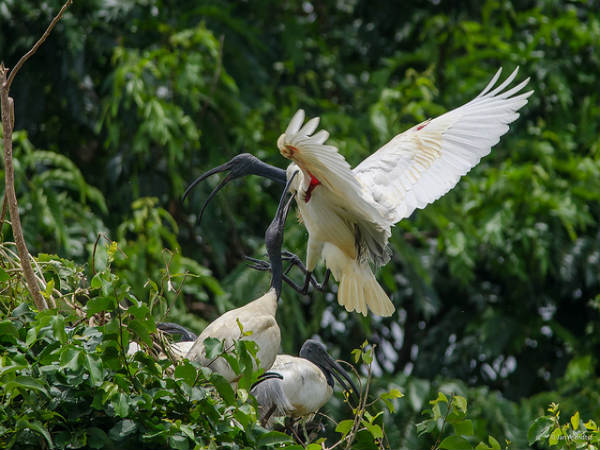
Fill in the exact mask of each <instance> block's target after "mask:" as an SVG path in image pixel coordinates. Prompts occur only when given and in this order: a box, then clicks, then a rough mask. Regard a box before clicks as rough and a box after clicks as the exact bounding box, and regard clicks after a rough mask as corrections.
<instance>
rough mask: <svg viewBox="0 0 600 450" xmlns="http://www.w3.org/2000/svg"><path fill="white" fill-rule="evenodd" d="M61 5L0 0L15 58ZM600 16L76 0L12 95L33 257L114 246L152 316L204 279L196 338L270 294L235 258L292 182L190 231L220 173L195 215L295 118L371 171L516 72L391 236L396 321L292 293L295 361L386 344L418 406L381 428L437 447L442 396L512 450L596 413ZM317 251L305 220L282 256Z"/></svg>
mask: <svg viewBox="0 0 600 450" xmlns="http://www.w3.org/2000/svg"><path fill="white" fill-rule="evenodd" d="M60 6H61V2H60V1H58V0H48V1H44V2H38V1H33V0H2V2H1V3H0V59H2V60H3V61H4V63H5V64H6V65H7V66H9V67H12V66H14V64H15V63H16V62H17V60H18V58H19V57H20V56H21V55H22V54H23V53H25V52H26V51H27V50H28V49H29V48H30V47H31V45H32V44H33V43H34V42H35V40H37V38H38V37H39V36H40V35H41V33H42V32H43V30H44V29H45V28H46V26H47V24H48V23H49V21H50V20H51V18H52V16H53V15H54V14H55V13H56V11H58V9H59V8H60ZM599 10H600V3H599V2H598V1H568V2H567V1H553V0H548V1H542V0H539V1H513V2H509V1H496V0H489V1H485V2H479V1H466V2H452V1H416V2H390V1H366V0H365V1H360V0H337V1H318V2H317V1H316V2H311V1H304V2H295V1H283V2H280V1H260V0H253V1H250V2H224V1H223V2H220V1H203V0H200V1H183V0H181V1H166V0H165V1H161V0H137V1H133V0H120V1H108V0H105V1H100V0H86V1H76V2H75V3H74V5H73V6H72V7H71V8H70V9H69V10H68V11H67V13H66V15H65V17H64V18H63V20H62V21H61V22H60V23H59V24H58V25H57V27H56V29H55V30H54V32H53V33H52V35H51V36H50V38H49V39H48V40H47V42H46V43H45V44H44V45H43V46H42V48H41V49H40V50H39V51H38V53H37V54H36V55H35V56H34V57H33V58H32V59H31V60H30V61H29V62H27V64H26V65H25V67H24V68H23V69H22V70H21V72H20V73H19V74H18V76H17V78H16V80H15V82H14V84H13V87H12V90H11V94H12V96H13V97H14V100H15V115H16V117H15V130H16V135H15V159H16V161H15V164H16V177H17V184H16V188H17V196H18V199H19V202H20V204H19V207H20V210H21V214H22V221H23V226H24V231H25V237H26V240H27V243H28V245H29V247H30V250H31V252H32V253H33V254H34V255H36V254H38V253H44V252H45V253H58V254H59V255H60V256H62V257H65V258H69V259H73V260H76V261H78V262H80V263H85V262H87V263H89V261H90V257H91V250H92V247H93V244H94V241H95V240H96V236H97V234H98V233H104V234H105V235H106V236H107V237H108V238H109V239H112V240H116V241H118V242H119V246H120V248H121V249H122V250H123V252H121V253H118V254H117V256H116V257H117V261H116V262H115V266H116V267H118V269H119V270H120V271H121V273H122V274H123V275H124V276H126V277H127V279H128V280H129V281H130V283H131V284H132V286H133V289H134V293H135V295H136V296H137V297H138V298H140V299H148V296H149V293H148V292H149V287H148V285H147V284H146V281H147V280H148V279H153V280H155V281H157V280H160V279H162V278H164V277H165V276H168V273H169V272H172V273H176V272H182V271H185V270H188V271H190V272H192V273H195V274H198V275H199V276H198V277H195V278H187V279H186V281H185V285H184V287H183V292H182V295H180V296H175V295H174V296H173V304H172V305H171V309H170V311H169V318H170V319H171V320H174V321H178V322H180V323H183V324H185V325H188V326H190V327H191V328H193V329H194V330H195V331H196V332H199V331H201V329H202V327H203V326H204V324H205V323H206V321H210V320H212V319H213V318H215V317H216V316H217V315H218V314H220V313H221V312H223V311H225V310H227V309H229V308H231V307H233V306H237V305H241V304H244V303H246V302H247V301H248V300H251V299H253V298H255V297H257V296H258V295H260V294H261V293H263V292H264V291H265V290H266V288H267V286H268V283H269V277H268V275H267V274H264V273H255V272H253V271H252V270H250V269H248V268H247V267H246V266H245V264H244V262H243V260H242V255H252V256H255V257H262V256H263V255H264V252H265V249H264V243H263V236H264V229H265V227H266V226H267V225H268V223H269V222H270V220H271V218H272V216H273V213H274V211H275V209H276V206H277V199H278V197H279V195H280V191H281V187H280V186H277V185H274V184H273V183H271V182H269V181H267V180H263V179H259V178H257V177H249V178H246V179H244V180H241V181H236V182H234V183H231V184H230V185H229V186H228V187H227V188H226V189H224V190H223V191H222V192H221V193H220V194H219V195H218V196H217V197H216V199H215V200H213V202H212V203H211V205H210V207H209V209H208V210H207V212H206V214H205V216H204V217H203V220H202V222H201V223H198V221H197V212H198V211H199V208H200V206H201V204H202V202H203V200H204V199H205V198H206V196H207V195H208V192H210V189H211V188H212V187H213V186H214V185H215V184H216V182H217V181H218V177H214V179H211V181H210V182H208V183H204V185H203V186H201V187H200V188H198V189H196V191H194V193H193V195H192V196H191V200H190V201H186V202H185V203H182V202H181V200H180V198H181V195H182V193H183V190H184V188H185V186H186V185H187V183H189V182H190V181H192V180H193V179H194V178H195V177H196V176H198V175H199V174H200V173H202V172H203V171H205V170H207V169H209V168H211V167H213V166H216V165H218V164H222V163H223V162H225V161H227V160H229V159H230V158H231V157H232V156H234V155H236V154H238V153H241V152H249V153H252V154H254V155H256V156H258V157H259V158H261V159H263V160H264V161H266V162H268V163H271V164H273V165H276V166H279V167H282V168H284V167H286V165H287V162H288V161H287V160H285V159H283V158H282V157H281V156H280V154H279V152H278V150H277V148H276V145H275V142H276V139H277V137H278V136H279V135H280V134H281V132H282V131H283V130H284V129H285V127H286V126H287V123H288V121H289V119H290V118H291V116H292V115H293V113H294V112H295V111H296V109H298V108H304V109H305V110H306V111H307V114H308V115H309V116H315V115H318V116H320V117H321V126H322V127H323V128H325V129H327V130H328V131H329V132H330V133H331V138H330V142H331V143H333V144H335V145H337V146H338V148H339V149H340V152H341V153H342V154H343V155H344V156H345V157H346V159H347V160H348V161H349V162H350V163H351V164H352V165H356V164H357V163H358V162H359V161H360V160H361V159H363V158H364V157H366V156H367V155H369V154H370V153H371V152H373V151H374V150H375V149H377V148H378V147H379V146H381V145H382V144H384V143H385V142H387V141H388V140H389V139H391V138H392V137H393V136H394V135H395V134H397V133H399V132H401V131H404V130H405V129H407V128H409V127H411V126H413V125H415V124H417V123H418V122H420V121H423V120H425V119H427V118H428V117H434V116H436V115H439V114H441V113H443V112H445V111H447V110H449V109H452V108H454V107H457V106H459V105H461V104H463V103H465V102H466V101H468V100H470V99H471V98H472V97H474V96H475V95H476V94H477V93H478V92H479V91H480V90H481V89H482V88H483V87H484V86H485V85H486V84H487V82H488V81H489V79H490V78H491V76H492V75H493V74H494V73H495V71H496V70H497V68H498V67H500V66H502V67H504V69H505V70H504V75H503V77H504V76H506V75H507V74H508V73H510V72H511V71H512V70H513V69H514V68H515V67H516V66H520V72H519V76H518V78H517V79H518V80H521V79H524V78H526V77H531V82H530V84H529V87H531V88H533V89H535V93H534V95H533V96H532V97H530V100H529V103H528V104H527V106H525V107H524V108H523V109H522V110H521V117H520V118H519V119H518V120H517V121H516V122H515V123H514V124H513V125H512V126H511V129H510V131H509V132H508V134H507V135H505V136H504V137H503V138H502V139H501V142H500V143H499V144H498V145H496V146H495V147H494V148H493V150H492V153H491V154H490V155H489V156H488V157H486V158H485V159H484V160H483V161H482V162H481V163H480V164H479V165H478V166H477V167H476V168H475V169H474V170H472V171H471V172H470V173H469V174H468V175H467V176H466V177H464V178H463V179H462V180H461V181H460V183H459V184H458V185H457V187H456V188H455V189H453V190H452V191H451V192H450V193H449V194H447V195H446V196H445V197H443V198H442V199H441V200H439V201H437V202H436V203H435V204H433V205H430V206H429V207H427V208H426V209H425V210H418V211H416V212H415V214H413V216H412V217H411V218H410V219H407V220H404V221H402V222H401V223H399V224H398V225H397V226H396V227H395V229H394V232H393V236H392V239H391V241H390V245H391V248H392V250H393V257H392V261H391V262H390V264H388V265H387V266H385V268H383V269H381V270H380V271H379V272H378V279H379V280H380V282H381V283H382V284H383V286H384V288H385V289H386V291H387V292H388V293H389V294H390V297H391V299H392V301H393V302H394V304H395V305H396V308H397V312H396V313H395V315H394V316H393V317H391V318H386V319H379V318H376V317H368V318H363V317H362V316H359V315H357V314H349V313H347V312H345V311H344V310H343V309H342V308H341V307H339V306H338V305H337V303H336V301H335V296H334V295H333V294H332V293H330V294H327V295H323V294H321V293H318V292H317V293H312V294H311V295H309V296H307V297H301V296H299V295H297V294H295V293H294V292H293V291H292V290H291V289H289V288H284V292H283V300H282V302H281V304H280V308H279V311H278V321H279V324H280V326H281V328H282V330H283V331H282V347H283V350H284V351H285V352H288V353H294V354H295V353H297V352H298V350H299V348H300V345H301V344H302V342H303V341H304V340H305V339H306V338H309V337H311V336H313V335H317V334H318V335H319V336H320V337H321V338H322V340H323V341H324V342H325V343H326V344H327V345H328V347H329V349H330V350H331V351H332V353H333V354H334V355H335V356H337V357H339V358H342V359H347V360H350V351H351V349H353V348H355V347H357V346H359V345H360V344H361V343H362V342H363V340H364V339H365V338H367V339H369V341H370V342H373V343H375V344H377V361H376V366H375V375H376V380H375V385H376V386H377V385H380V386H389V385H397V386H398V387H399V388H400V389H401V390H402V391H403V392H404V393H405V394H406V397H405V398H404V399H402V400H400V401H399V402H398V405H399V412H398V413H397V414H396V415H394V416H391V417H390V418H389V419H388V422H389V423H388V424H387V425H386V432H387V433H388V435H389V437H390V442H392V443H402V445H403V446H406V447H410V448H418V447H419V445H423V443H422V442H421V443H420V441H419V438H418V437H417V435H416V430H415V427H414V423H415V422H418V421H420V420H422V418H421V417H420V415H419V412H420V411H421V409H422V408H423V407H424V406H426V405H427V400H428V399H430V398H431V397H432V396H434V394H433V393H434V392H435V391H437V390H438V389H443V390H446V391H452V392H454V393H460V394H462V395H465V396H467V397H468V398H469V400H470V401H471V404H470V407H471V408H472V411H473V414H474V415H475V417H476V421H475V425H476V429H478V427H479V428H481V429H482V430H484V429H487V431H488V432H491V433H492V434H494V435H495V436H496V437H497V438H504V439H509V440H511V441H512V442H513V445H514V448H523V447H525V446H526V445H527V441H526V439H525V437H526V431H527V426H528V424H529V422H530V421H531V420H532V418H534V417H536V416H537V415H539V414H541V413H542V412H543V409H544V408H545V407H546V406H547V403H548V402H549V401H551V400H552V401H561V402H562V403H561V406H562V408H563V410H564V411H565V414H571V413H573V412H574V411H575V410H576V409H578V410H579V411H580V412H581V415H582V416H585V417H596V418H598V417H600V392H599V390H598V387H599V384H600V383H599V378H598V368H599V361H598V354H600V353H599V350H600V348H599V344H600V333H599V332H598V327H599V324H600V322H599V310H600V296H599V295H598V294H599V293H600V279H599V271H600V224H599V219H600V206H599V203H598V200H599V199H600V166H599V158H600V137H599V131H600V104H599V92H600V90H599V87H600V48H599V44H598V43H599V42H600V17H599V13H598V11H599ZM2 232H3V239H4V240H10V239H12V237H11V236H10V229H9V227H8V226H7V225H5V226H4V228H3V229H2ZM306 237H307V235H306V232H305V230H304V228H303V226H302V225H300V224H298V223H297V222H296V220H294V218H293V217H291V216H290V219H288V228H287V232H286V237H285V244H284V246H285V247H286V248H287V249H289V250H291V251H294V252H296V253H298V254H299V255H300V256H301V257H304V255H305V245H306ZM163 248H167V249H168V251H165V250H163ZM99 252H101V251H100V250H99ZM119 255H121V256H119ZM97 256H98V257H97V260H98V261H97V264H101V260H102V258H100V257H99V255H97ZM321 274H322V272H321ZM296 276H297V277H298V279H300V275H299V274H296ZM330 288H331V289H333V288H334V284H333V283H331V284H330ZM337 407H339V404H337V403H335V402H334V403H333V404H332V405H331V406H330V408H331V409H333V410H335V408H337ZM483 436H485V434H483ZM398 445H399V444H398Z"/></svg>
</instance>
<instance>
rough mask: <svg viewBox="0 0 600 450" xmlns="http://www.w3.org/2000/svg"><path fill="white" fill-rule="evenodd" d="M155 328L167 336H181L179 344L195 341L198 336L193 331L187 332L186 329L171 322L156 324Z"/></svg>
mask: <svg viewBox="0 0 600 450" xmlns="http://www.w3.org/2000/svg"><path fill="white" fill-rule="evenodd" d="M156 328H158V329H159V330H162V331H164V332H165V333H167V334H178V335H180V336H181V342H185V341H195V340H196V339H197V338H198V336H196V334H195V333H194V332H193V331H190V330H188V329H187V328H186V327H184V326H181V325H179V324H177V323H173V322H158V323H157V324H156Z"/></svg>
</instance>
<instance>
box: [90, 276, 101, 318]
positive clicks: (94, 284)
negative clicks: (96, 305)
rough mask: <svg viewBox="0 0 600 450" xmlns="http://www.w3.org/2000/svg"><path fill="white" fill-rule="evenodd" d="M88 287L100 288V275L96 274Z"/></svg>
mask: <svg viewBox="0 0 600 450" xmlns="http://www.w3.org/2000/svg"><path fill="white" fill-rule="evenodd" d="M90 287H91V288H92V289H100V288H101V287H102V273H97V274H96V275H94V278H92V281H91V282H90ZM88 304H89V302H88ZM88 317H89V316H88Z"/></svg>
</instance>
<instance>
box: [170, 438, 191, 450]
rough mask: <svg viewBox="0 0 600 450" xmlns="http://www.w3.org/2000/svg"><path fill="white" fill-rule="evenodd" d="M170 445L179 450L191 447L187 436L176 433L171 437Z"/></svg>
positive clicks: (186, 449)
mask: <svg viewBox="0 0 600 450" xmlns="http://www.w3.org/2000/svg"><path fill="white" fill-rule="evenodd" d="M169 447H170V448H174V449H177V450H188V449H189V448H190V442H189V440H188V438H187V437H186V436H183V435H181V434H174V435H173V436H170V437H169Z"/></svg>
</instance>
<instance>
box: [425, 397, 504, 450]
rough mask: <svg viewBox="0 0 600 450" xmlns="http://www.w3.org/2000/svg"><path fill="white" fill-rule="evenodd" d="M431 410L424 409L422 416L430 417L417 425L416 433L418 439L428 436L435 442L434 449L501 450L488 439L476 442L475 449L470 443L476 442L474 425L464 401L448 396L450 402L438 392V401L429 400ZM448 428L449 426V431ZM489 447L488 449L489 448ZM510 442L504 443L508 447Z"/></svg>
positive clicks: (493, 441) (436, 399)
mask: <svg viewBox="0 0 600 450" xmlns="http://www.w3.org/2000/svg"><path fill="white" fill-rule="evenodd" d="M429 404H430V405H431V409H426V410H424V411H423V414H425V415H426V416H429V418H428V419H425V420H424V421H422V422H419V423H418V424H417V425H416V427H417V432H418V433H419V434H420V435H430V436H431V437H432V438H435V444H434V445H433V447H432V448H433V449H447V450H460V449H463V450H464V449H473V448H475V449H476V450H500V448H501V447H500V444H499V443H498V441H497V440H496V439H495V438H494V437H493V436H491V435H489V436H488V437H487V443H486V442H483V441H481V442H479V443H478V444H477V445H476V446H475V447H474V446H473V443H472V441H473V440H474V438H475V433H474V431H473V430H474V427H473V421H472V420H471V419H468V418H467V399H466V398H465V397H463V396H461V395H454V394H453V395H451V396H450V399H448V397H447V396H446V395H445V394H444V393H443V392H438V396H437V398H435V399H434V400H430V401H429ZM447 425H452V429H451V431H450V430H449V429H448V427H447ZM488 444H489V445H488ZM509 445H510V442H508V441H507V447H508V446H509Z"/></svg>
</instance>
